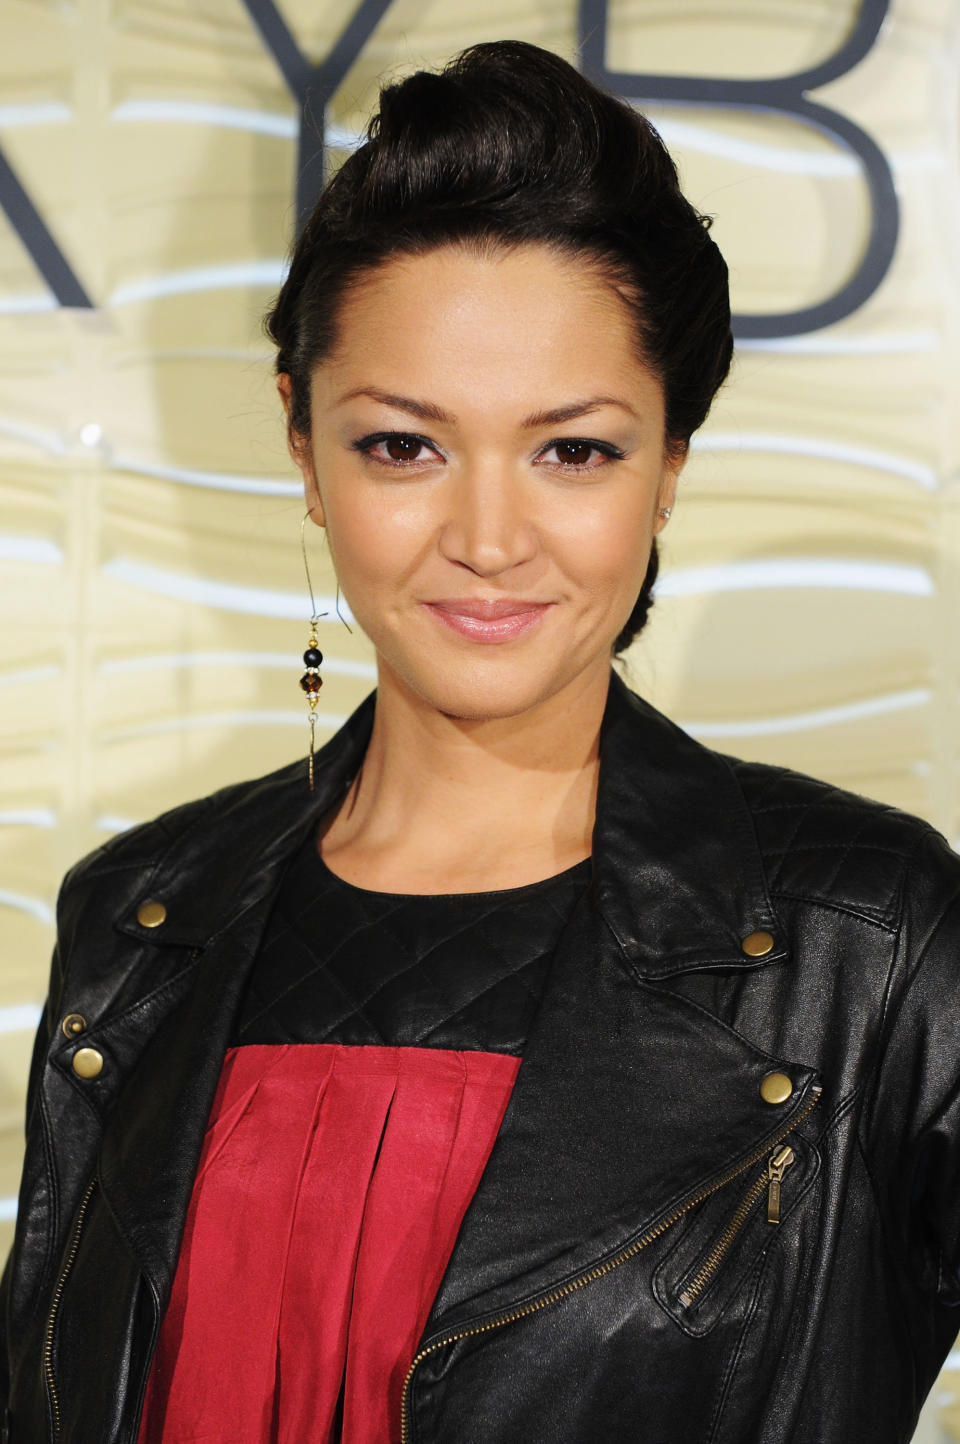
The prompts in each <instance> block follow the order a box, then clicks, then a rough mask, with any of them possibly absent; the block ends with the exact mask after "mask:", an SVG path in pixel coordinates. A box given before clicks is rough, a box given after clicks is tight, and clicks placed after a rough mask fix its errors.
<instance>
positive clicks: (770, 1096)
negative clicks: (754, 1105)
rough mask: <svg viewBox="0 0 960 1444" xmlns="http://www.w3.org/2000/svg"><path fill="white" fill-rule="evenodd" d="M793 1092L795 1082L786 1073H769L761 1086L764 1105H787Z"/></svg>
mask: <svg viewBox="0 0 960 1444" xmlns="http://www.w3.org/2000/svg"><path fill="white" fill-rule="evenodd" d="M792 1092H793V1080H792V1079H791V1078H788V1077H787V1075H786V1073H768V1074H767V1076H766V1078H764V1080H763V1082H762V1083H761V1084H760V1097H761V1098H762V1099H763V1101H764V1103H786V1101H787V1099H788V1098H789V1097H790V1095H791V1094H792Z"/></svg>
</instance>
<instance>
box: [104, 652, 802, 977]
mask: <svg viewBox="0 0 960 1444" xmlns="http://www.w3.org/2000/svg"><path fill="white" fill-rule="evenodd" d="M375 698H376V694H375V693H371V694H370V696H369V697H367V698H366V700H365V701H364V702H363V703H361V705H360V707H359V708H358V709H357V710H356V711H355V712H354V713H353V715H352V716H351V717H350V718H349V720H348V721H347V723H346V724H345V726H344V727H343V728H341V730H340V731H339V732H338V733H337V734H336V735H335V736H334V737H333V738H332V739H331V740H330V742H328V743H327V744H326V746H325V747H324V748H323V749H322V750H321V752H320V753H319V754H318V757H317V760H316V769H315V783H316V786H315V791H314V792H313V793H310V791H309V790H308V788H307V785H306V776H305V772H306V769H305V767H304V764H303V762H302V761H298V762H296V763H295V764H292V765H290V766H288V767H285V768H282V769H281V770H280V771H278V772H275V773H271V774H269V775H268V776H266V777H264V778H261V779H259V780H258V781H256V782H254V783H241V784H239V785H234V786H232V787H227V788H224V789H222V790H221V791H220V792H218V793H216V794H214V795H213V796H211V798H210V799H209V809H208V810H205V811H204V812H203V813H202V814H201V816H200V817H199V818H198V819H197V821H196V822H195V823H194V824H193V826H192V827H191V828H190V829H189V830H188V831H187V832H186V834H185V835H180V836H178V837H177V839H176V841H175V842H174V843H173V844H172V845H171V846H170V848H169V850H168V851H167V852H166V854H165V855H162V856H161V857H160V858H159V859H158V860H157V861H156V863H155V864H154V865H153V866H152V868H151V869H150V871H149V872H148V873H146V874H145V875H144V876H143V878H142V885H141V887H140V890H139V892H138V894H137V896H136V897H135V898H134V899H133V902H132V906H131V907H129V908H128V910H127V911H125V912H124V913H123V914H122V915H120V916H119V917H118V918H117V920H116V924H115V926H116V927H117V928H118V929H119V930H120V931H121V932H124V933H126V934H128V935H129V936H131V937H136V938H139V939H141V940H143V941H144V942H149V943H151V944H160V945H165V944H174V945H180V946H183V945H186V946H190V947H202V948H204V947H207V946H208V945H209V944H210V943H211V942H212V941H213V940H214V939H216V938H217V937H218V936H219V935H220V934H221V933H222V932H223V931H224V930H225V929H226V928H228V927H230V926H231V925H233V924H234V923H236V922H237V920H238V918H239V916H240V915H241V913H242V911H243V910H244V909H245V908H246V906H248V905H249V904H250V902H251V901H254V900H256V898H257V897H259V896H261V895H262V892H263V885H264V884H265V883H266V884H267V886H268V888H269V886H270V885H272V884H273V883H274V882H275V881H276V880H278V878H279V871H280V869H281V868H282V864H283V862H284V860H285V858H286V857H287V856H289V854H290V853H291V851H292V850H293V849H294V848H295V847H296V846H297V844H298V842H299V841H300V840H301V839H302V837H303V836H304V834H305V832H306V831H307V830H308V829H309V828H310V827H311V826H312V825H313V824H314V823H315V822H316V821H317V820H318V819H319V818H320V817H321V816H322V815H323V814H324V813H325V812H327V811H328V810H329V809H330V808H331V807H332V806H333V805H334V804H335V803H336V802H337V801H338V800H339V798H340V797H342V795H343V794H344V792H345V791H346V789H347V788H348V786H349V784H350V781H351V779H352V778H353V776H354V774H355V772H356V770H357V768H358V767H359V765H360V762H361V761H362V758H363V754H364V752H365V750H366V746H367V742H368V741H369V737H370V732H371V729H372V726H373V714H374V706H375ZM600 746H601V753H600V779H599V791H598V798H597V815H596V824H595V828H594V836H593V858H594V878H595V889H596V897H597V901H598V905H599V908H600V911H601V913H602V914H603V916H604V917H605V919H606V921H607V923H608V925H609V926H610V928H611V930H612V931H613V934H614V936H615V937H616V938H617V940H618V942H619V944H620V946H621V948H622V949H623V953H624V956H625V957H626V958H627V959H629V961H630V963H631V964H632V966H633V967H634V969H635V970H636V972H637V973H638V974H639V975H640V976H642V977H645V978H663V977H668V976H670V975H672V974H675V973H680V972H688V971H691V970H695V969H699V968H717V967H722V968H725V969H730V968H733V969H737V970H742V969H746V968H756V967H759V966H764V965H766V964H769V963H773V962H779V961H781V960H782V959H783V958H784V956H785V947H784V942H783V934H782V931H781V929H780V927H779V925H778V921H777V918H776V916H775V914H774V912H773V908H772V906H771V903H770V899H769V896H768V893H767V889H766V883H765V880H764V873H763V868H762V863H761V858H760V854H759V850H758V847H757V843H756V839H755V836H754V832H753V824H752V820H751V818H750V814H749V812H748V809H747V806H746V803H745V801H744V799H743V796H742V793H741V792H740V789H739V787H738V785H737V782H736V779H735V778H734V776H733V773H732V771H731V770H730V767H729V765H728V763H727V762H726V760H725V758H723V757H722V756H721V755H720V754H719V753H716V752H713V751H711V750H710V749H709V748H706V747H704V746H702V745H701V744H700V743H698V742H696V741H695V740H694V739H693V738H692V737H690V736H689V735H688V734H687V733H685V732H684V731H683V730H682V729H681V728H679V727H677V726H676V725H675V724H674V723H673V722H671V721H670V720H669V719H668V718H667V717H665V716H664V715H663V714H662V713H661V712H658V711H657V709H656V708H655V707H652V706H651V705H650V704H649V703H647V702H645V701H643V700H642V699H641V698H640V697H638V696H637V695H636V694H635V693H633V692H631V691H630V690H629V688H628V687H627V686H626V685H625V684H624V683H623V682H622V681H621V680H620V678H619V677H618V676H617V675H616V674H615V673H612V672H611V677H610V689H609V693H608V698H607V705H606V709H605V712H604V718H603V724H602V730H601V744H600ZM245 872H246V877H245V876H244V873H245ZM198 877H202V878H203V879H204V882H203V886H202V887H198V886H197V883H196V879H197V878H198ZM251 880H252V881H253V883H254V885H253V886H252V887H251V885H250V881H251ZM147 898H157V899H159V900H160V901H162V902H163V903H164V905H165V907H166V909H167V918H166V920H165V921H164V923H163V924H162V926H161V927H160V928H148V927H144V926H143V925H142V924H141V923H139V922H138V921H137V917H136V910H137V907H138V906H139V904H140V903H141V902H142V901H144V900H145V899H147ZM758 930H762V931H766V932H769V933H771V934H772V935H773V938H774V947H773V949H772V950H771V951H770V952H768V953H766V954H765V955H764V956H762V957H760V958H756V957H750V956H748V955H746V954H745V953H744V951H743V948H742V940H743V939H744V938H745V937H746V936H747V935H748V934H750V933H753V932H756V931H758Z"/></svg>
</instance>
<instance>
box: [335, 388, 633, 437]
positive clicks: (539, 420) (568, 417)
mask: <svg viewBox="0 0 960 1444" xmlns="http://www.w3.org/2000/svg"><path fill="white" fill-rule="evenodd" d="M357 396H369V398H370V400H371V401H379V402H381V403H382V404H383V405H384V406H390V407H392V408H393V410H394V411H407V412H409V413H410V415H411V416H417V417H419V419H420V420H421V421H436V422H438V423H440V424H441V425H455V424H456V420H457V418H456V417H455V416H454V415H453V414H452V413H451V412H449V411H444V409H443V407H442V406H437V405H435V404H434V403H433V402H432V401H417V400H416V399H415V398H414V397H412V396H397V395H395V394H394V393H393V392H392V391H381V390H380V388H379V387H377V386H360V387H358V388H357V389H356V390H355V391H347V392H345V393H344V395H343V396H341V397H340V398H339V400H338V402H337V405H338V406H341V405H343V403H344V402H345V401H352V400H353V399H354V397H357ZM601 406H617V407H619V408H620V410H621V411H626V412H628V413H629V414H630V415H631V416H633V417H636V416H637V412H636V411H634V409H633V407H632V406H631V405H630V404H629V403H628V402H626V401H622V400H620V399H619V398H618V397H616V396H591V397H588V398H587V400H585V401H571V402H569V403H568V405H566V406H554V407H552V408H551V409H550V410H548V411H533V412H531V413H530V415H529V416H525V417H524V419H523V421H521V423H520V425H521V426H522V427H523V428H524V429H525V430H531V429H532V428H533V427H535V426H558V425H560V423H561V422H564V421H575V420H576V419H577V417H579V416H587V415H589V414H590V412H592V411H599V410H600V408H601Z"/></svg>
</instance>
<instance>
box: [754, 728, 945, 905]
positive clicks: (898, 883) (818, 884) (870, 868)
mask: <svg viewBox="0 0 960 1444" xmlns="http://www.w3.org/2000/svg"><path fill="white" fill-rule="evenodd" d="M726 761H727V762H728V763H729V764H730V766H731V768H732V769H733V772H734V774H735V776H736V778H737V780H738V782H739V783H740V786H741V788H742V789H743V794H744V797H745V798H746V801H747V805H748V807H749V809H750V811H751V812H752V814H753V819H754V826H755V828H756V833H757V840H758V842H759V844H760V850H761V852H762V854H763V857H764V861H765V864H766V870H767V881H768V885H769V887H770V891H771V893H780V894H781V895H782V896H788V897H793V898H802V899H805V900H809V901H815V902H822V903H826V904H828V905H830V906H832V907H838V908H842V909H844V910H846V911H849V912H853V913H856V914H857V915H858V916H860V917H865V918H868V919H870V921H872V922H876V923H878V924H880V925H881V926H882V927H886V928H894V927H896V925H897V922H898V919H899V915H900V897H901V891H902V885H903V878H904V873H905V871H906V868H907V865H908V862H909V859H910V857H911V856H912V854H913V853H914V851H915V850H916V848H917V847H918V846H919V844H920V843H921V842H922V841H923V840H924V839H925V838H926V837H928V836H929V835H930V834H931V833H934V832H935V831H936V829H934V828H933V827H932V826H931V825H930V823H928V822H926V821H924V819H923V818H920V817H915V816H913V815H912V814H911V813H908V812H903V811H901V810H900V809H899V808H896V807H892V806H890V805H889V804H887V803H883V802H877V801H876V800H874V799H873V798H869V797H862V796H861V795H860V794H859V793H856V792H850V791H847V790H846V789H845V788H842V787H836V786H834V785H833V784H832V783H829V782H823V781H821V780H820V779H818V778H815V777H809V776H807V775H806V774H805V773H802V772H795V771H793V770H792V769H791V768H789V767H773V766H770V765H769V764H767V763H761V762H744V761H743V760H742V759H741V758H737V757H730V756H727V757H726Z"/></svg>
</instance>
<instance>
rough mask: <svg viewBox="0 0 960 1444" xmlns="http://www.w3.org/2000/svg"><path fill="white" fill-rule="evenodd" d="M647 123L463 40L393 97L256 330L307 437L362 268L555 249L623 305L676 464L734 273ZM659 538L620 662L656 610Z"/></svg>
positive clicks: (307, 231)
mask: <svg viewBox="0 0 960 1444" xmlns="http://www.w3.org/2000/svg"><path fill="white" fill-rule="evenodd" d="M709 226H710V218H709V217H707V216H702V215H700V214H699V212H698V211H696V210H695V209H694V207H693V206H692V205H691V204H690V202H689V201H688V200H686V198H685V197H684V196H683V195H682V193H681V191H680V185H679V180H678V176H677V170H676V167H675V165H674V163H673V161H672V159H671V157H670V155H669V153H668V152H667V150H666V148H665V147H664V145H663V142H662V141H661V139H660V137H659V135H658V134H657V132H656V131H655V130H654V128H653V126H652V125H651V124H650V122H649V121H648V120H646V119H645V117H644V116H642V115H640V114H639V113H638V112H637V111H635V110H633V109H632V108H631V107H630V106H629V105H627V104H626V103H625V102H624V101H621V100H619V99H617V98H616V97H615V96H613V95H610V94H608V93H607V92H606V91H604V90H601V89H599V88H598V87H597V86H595V85H593V84H592V83H591V82H590V81H589V80H587V79H585V77H584V76H582V75H580V73H579V72H578V71H577V70H575V69H574V68H573V66H571V65H569V64H568V63H567V62H566V61H565V60H562V59H561V58H560V57H559V56H558V55H554V54H553V53H552V52H551V51H549V50H543V49H541V48H540V47H539V46H536V45H529V44H527V43H526V42H524V41H521V40H501V41H495V42H492V43H488V44H482V45H472V46H471V47H470V48H469V49H467V50H464V51H463V52H462V53H461V54H460V55H458V56H456V57H455V59H453V60H451V61H450V62H449V64H448V65H446V66H445V67H444V69H443V70H442V71H440V72H439V73H434V72H431V71H425V70H420V71H417V72H416V73H415V74H413V75H410V76H408V77H407V79H405V80H402V81H399V82H397V83H396V84H391V85H387V86H385V87H384V88H383V89H382V90H381V92H380V107H379V110H378V112H377V114H376V115H374V116H373V118H372V120H371V121H370V123H369V125H368V127H367V132H366V140H365V142H364V144H363V145H361V146H360V147H359V149H358V150H356V151H354V152H353V153H352V154H351V155H350V156H349V157H348V158H347V159H346V160H345V161H344V163H343V164H342V165H341V167H340V169H339V170H338V171H337V173H336V175H335V176H334V177H333V179H332V180H331V181H330V182H329V183H328V184H327V186H326V188H325V189H324V191H323V194H322V195H321V197H320V200H319V201H318V202H317V205H316V206H315V208H314V210H313V212H312V214H311V215H310V217H309V219H308V221H307V223H306V225H305V227H304V229H303V232H302V234H301V236H300V238H299V240H298V241H297V243H296V246H295V247H294V251H293V256H292V258H291V263H290V269H289V272H288V274H287V278H286V280H285V281H284V284H283V286H282V288H281V290H280V294H279V295H278V296H277V299H276V302H275V303H274V305H273V307H272V309H271V310H270V312H269V313H268V315H267V318H266V327H267V331H268V333H269V335H270V336H271V338H272V339H273V341H274V342H275V343H276V346H277V360H276V369H277V371H278V373H279V372H287V373H288V374H289V376H290V384H291V412H290V426H291V429H292V431H294V432H296V433H298V434H300V435H302V436H308V435H309V432H310V377H311V374H312V372H313V369H314V367H315V366H316V365H317V364H318V363H319V362H321V361H322V360H323V359H324V358H325V356H327V355H328V354H329V351H330V350H331V348H332V346H333V344H334V341H335V334H336V321H337V315H338V309H339V306H340V303H341V302H342V300H343V297H344V296H345V294H346V293H347V291H348V290H349V288H350V287H351V286H352V285H354V284H356V283H357V282H359V281H360V280H361V279H362V277H363V275H364V273H365V272H368V271H370V270H371V269H373V268H375V267H376V266H378V265H380V264H381V263H382V262H384V261H386V260H387V259H389V258H390V257H392V256H396V255H416V254H422V253H423V252H425V251H429V250H432V249H434V248H435V247H437V246H440V245H444V244H451V243H470V244H474V245H479V246H481V247H487V246H490V245H494V246H503V245H506V246H514V245H520V244H523V243H524V242H538V243H540V244H546V245H549V246H551V247H553V248H555V249H557V250H558V251H560V252H561V253H564V254H568V255H571V256H577V257H581V258H583V259H586V260H588V261H589V262H590V263H591V264H592V265H594V266H597V267H599V268H600V270H601V271H602V273H603V274H604V275H605V276H606V277H607V278H608V279H609V280H610V281H611V282H612V283H613V284H614V285H615V286H616V287H617V289H618V290H619V291H620V293H621V295H622V296H623V299H624V301H625V302H626V304H627V305H628V306H629V307H630V309H631V311H632V313H633V316H634V319H635V324H636V336H637V344H638V348H639V352H640V354H641V356H642V358H643V360H644V361H645V363H646V364H647V365H648V366H650V368H651V369H652V371H653V372H654V374H655V375H656V376H657V377H658V379H659V380H660V382H661V384H662V386H663V391H664V400H665V410H666V421H665V438H664V440H665V444H666V446H667V448H668V449H669V450H671V451H673V452H674V454H678V453H679V454H682V452H683V450H684V449H685V448H686V446H687V444H688V442H689V440H690V437H691V435H692V434H693V432H694V431H695V430H696V429H697V427H698V426H700V425H701V424H702V422H703V421H704V419H705V418H706V415H707V412H708V411H709V409H710V404H711V402H712V400H713V397H714V395H715V393H716V391H717V389H718V388H719V386H720V385H721V383H722V382H723V380H724V377H725V376H726V374H727V370H728V368H729V365H730V356H731V352H732V344H733V343H732V337H731V333H730V302H729V295H728V288H727V267H726V264H725V262H724V260H723V257H722V256H721V254H720V251H719V250H718V248H717V246H716V244H715V242H714V241H713V240H712V238H711V237H710V236H709V234H708V231H709ZM657 567H658V555H657V546H656V542H655V541H654V544H653V546H652V548H651V552H650V561H649V564H648V567H647V573H646V576H645V578H644V582H643V587H642V589H641V592H640V596H639V597H638V599H637V602H636V605H635V606H634V608H633V611H632V612H631V614H630V617H629V618H628V620H627V622H626V624H625V626H624V628H623V630H622V631H621V633H620V635H619V636H618V637H617V639H616V642H615V643H614V651H615V652H619V651H622V650H623V649H624V648H625V647H627V646H628V645H629V644H630V642H631V641H632V640H633V638H634V637H635V636H636V635H637V633H638V632H639V631H640V629H641V627H642V626H643V624H644V622H645V621H646V618H647V613H648V611H649V608H650V605H651V602H652V589H653V583H654V581H655V579H656V575H657Z"/></svg>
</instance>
